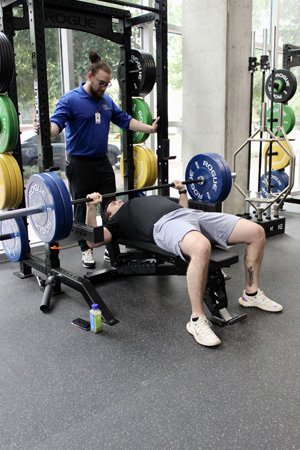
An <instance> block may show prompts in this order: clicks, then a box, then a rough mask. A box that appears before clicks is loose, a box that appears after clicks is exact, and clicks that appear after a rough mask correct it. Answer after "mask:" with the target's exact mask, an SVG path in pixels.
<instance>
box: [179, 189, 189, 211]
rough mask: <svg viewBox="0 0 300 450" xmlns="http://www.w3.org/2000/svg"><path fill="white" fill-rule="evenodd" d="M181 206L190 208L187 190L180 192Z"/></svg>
mask: <svg viewBox="0 0 300 450" xmlns="http://www.w3.org/2000/svg"><path fill="white" fill-rule="evenodd" d="M178 203H179V205H181V206H183V207H184V208H188V207H189V200H188V197H187V192H186V189H182V190H181V191H179V202H178Z"/></svg>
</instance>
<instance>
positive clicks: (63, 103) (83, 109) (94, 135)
mask: <svg viewBox="0 0 300 450" xmlns="http://www.w3.org/2000/svg"><path fill="white" fill-rule="evenodd" d="M97 113H99V114H100V123H96V114H97ZM98 117H99V116H98ZM131 118H132V117H131V116H130V115H129V114H127V113H126V112H124V111H122V110H121V109H120V108H119V107H118V106H117V105H116V104H115V103H114V101H113V100H112V98H111V97H109V96H108V95H106V94H104V95H103V97H102V98H101V99H99V100H97V99H94V98H93V97H92V96H91V95H89V94H88V93H87V92H86V91H85V90H84V89H83V84H81V85H80V86H79V87H78V88H76V89H73V90H72V91H70V92H67V93H66V94H65V95H63V96H62V97H61V99H60V100H59V101H58V103H57V105H56V108H55V111H54V113H53V115H52V116H51V119H50V121H51V122H53V123H55V124H56V125H57V126H58V127H59V129H60V131H62V130H63V129H64V128H66V150H67V152H68V153H70V154H71V155H74V156H87V157H89V158H99V157H102V156H104V155H106V153H107V144H108V133H109V125H110V122H113V123H114V124H115V125H117V126H118V127H120V128H122V129H128V128H129V122H130V120H131Z"/></svg>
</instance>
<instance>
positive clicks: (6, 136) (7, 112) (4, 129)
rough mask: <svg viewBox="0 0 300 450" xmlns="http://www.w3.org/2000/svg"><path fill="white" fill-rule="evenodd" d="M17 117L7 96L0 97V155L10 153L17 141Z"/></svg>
mask: <svg viewBox="0 0 300 450" xmlns="http://www.w3.org/2000/svg"><path fill="white" fill-rule="evenodd" d="M18 133H19V128H18V116H17V111H16V108H15V106H14V104H13V102H12V101H11V99H10V98H9V97H8V96H7V95H0V153H4V152H10V151H12V150H13V149H14V147H15V146H16V144H17V140H18Z"/></svg>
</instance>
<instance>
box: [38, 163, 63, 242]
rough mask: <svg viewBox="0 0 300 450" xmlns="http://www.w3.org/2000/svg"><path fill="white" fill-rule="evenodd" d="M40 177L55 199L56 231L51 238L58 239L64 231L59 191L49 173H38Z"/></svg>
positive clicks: (61, 237)
mask: <svg viewBox="0 0 300 450" xmlns="http://www.w3.org/2000/svg"><path fill="white" fill-rule="evenodd" d="M39 175H40V177H42V178H43V180H44V183H45V184H46V185H47V186H48V189H50V191H51V193H52V195H53V198H54V200H55V211H56V233H55V236H54V238H53V240H57V241H60V240H61V239H63V236H64V231H65V211H64V205H63V202H62V199H61V196H60V192H59V190H58V188H57V186H56V184H55V183H54V181H53V180H52V177H51V176H49V173H46V172H44V173H40V174H39Z"/></svg>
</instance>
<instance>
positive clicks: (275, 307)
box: [239, 289, 283, 312]
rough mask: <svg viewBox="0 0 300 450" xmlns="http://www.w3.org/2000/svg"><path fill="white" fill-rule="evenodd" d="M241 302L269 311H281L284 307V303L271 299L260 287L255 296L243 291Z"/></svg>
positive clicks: (244, 304)
mask: <svg viewBox="0 0 300 450" xmlns="http://www.w3.org/2000/svg"><path fill="white" fill-rule="evenodd" d="M239 304H240V305H242V306H245V307H246V308H251V307H255V308H259V309H263V310H264V311H269V312H279V311H282V309H283V308H282V305H279V303H276V302H274V301H273V300H270V299H269V298H268V297H267V296H266V295H265V294H264V292H263V291H261V290H260V289H258V291H257V294H256V295H255V296H253V297H251V296H249V295H247V294H246V292H245V291H243V296H242V297H240V298H239Z"/></svg>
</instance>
